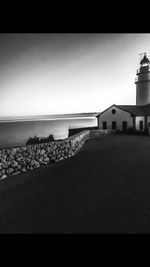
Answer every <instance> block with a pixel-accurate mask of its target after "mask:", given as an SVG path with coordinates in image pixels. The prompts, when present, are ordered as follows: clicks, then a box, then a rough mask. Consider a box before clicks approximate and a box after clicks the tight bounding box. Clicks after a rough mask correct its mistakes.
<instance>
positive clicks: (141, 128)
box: [140, 121, 143, 131]
mask: <svg viewBox="0 0 150 267" xmlns="http://www.w3.org/2000/svg"><path fill="white" fill-rule="evenodd" d="M142 130H143V121H140V131H142Z"/></svg>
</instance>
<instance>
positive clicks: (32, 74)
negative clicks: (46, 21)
mask: <svg viewBox="0 0 150 267" xmlns="http://www.w3.org/2000/svg"><path fill="white" fill-rule="evenodd" d="M141 52H147V55H148V56H149V55H150V34H0V100H1V101H0V116H34V115H51V114H63V113H80V112H101V111H103V110H104V109H106V108H108V107H109V106H111V105H112V104H118V105H119V104H122V105H132V104H133V105H134V104H135V102H136V87H135V84H134V82H135V77H136V70H137V69H138V68H139V62H140V56H139V53H141Z"/></svg>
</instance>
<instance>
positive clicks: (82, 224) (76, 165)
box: [0, 136, 150, 233]
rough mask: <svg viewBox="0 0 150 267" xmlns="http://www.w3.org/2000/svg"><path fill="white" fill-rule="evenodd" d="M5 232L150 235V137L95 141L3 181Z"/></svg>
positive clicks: (0, 208)
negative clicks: (53, 160)
mask: <svg viewBox="0 0 150 267" xmlns="http://www.w3.org/2000/svg"><path fill="white" fill-rule="evenodd" d="M0 233H150V137H148V136H105V137H101V138H99V139H94V140H90V141H88V142H87V143H86V144H85V145H84V147H83V148H82V149H81V151H80V152H79V153H78V154H77V155H76V156H74V157H72V158H69V159H67V160H64V161H61V162H58V163H55V164H52V165H49V166H46V167H42V168H40V169H37V170H34V171H31V172H29V173H24V174H21V175H18V176H16V177H15V176H14V177H11V178H8V179H6V180H3V181H0Z"/></svg>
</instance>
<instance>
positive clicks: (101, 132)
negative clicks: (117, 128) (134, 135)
mask: <svg viewBox="0 0 150 267" xmlns="http://www.w3.org/2000/svg"><path fill="white" fill-rule="evenodd" d="M112 132H113V131H112V130H109V129H106V130H92V131H90V135H89V137H90V138H94V137H100V136H103V135H108V134H111V133H112Z"/></svg>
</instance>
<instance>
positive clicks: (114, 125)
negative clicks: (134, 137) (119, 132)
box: [112, 121, 116, 130]
mask: <svg viewBox="0 0 150 267" xmlns="http://www.w3.org/2000/svg"><path fill="white" fill-rule="evenodd" d="M112 130H116V121H112Z"/></svg>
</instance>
